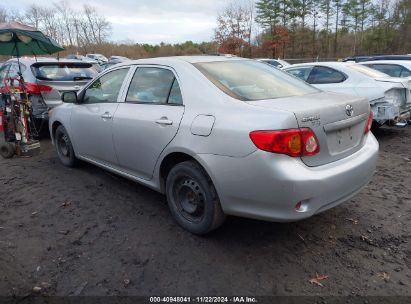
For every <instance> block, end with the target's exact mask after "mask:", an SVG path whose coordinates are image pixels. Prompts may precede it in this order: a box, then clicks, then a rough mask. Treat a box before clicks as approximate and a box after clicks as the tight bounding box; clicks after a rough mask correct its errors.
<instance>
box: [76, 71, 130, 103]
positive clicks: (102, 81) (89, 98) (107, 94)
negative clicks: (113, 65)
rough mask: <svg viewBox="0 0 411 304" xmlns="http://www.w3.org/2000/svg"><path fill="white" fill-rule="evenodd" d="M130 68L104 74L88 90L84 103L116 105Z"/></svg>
mask: <svg viewBox="0 0 411 304" xmlns="http://www.w3.org/2000/svg"><path fill="white" fill-rule="evenodd" d="M128 71H129V68H126V69H119V70H114V71H112V72H109V73H107V74H104V75H103V76H101V77H100V78H98V79H97V80H96V81H94V82H93V84H92V85H91V86H90V87H88V88H87V90H86V91H85V93H84V97H83V103H87V104H90V103H115V102H117V99H118V95H119V94H120V90H121V86H122V85H123V82H124V79H125V78H126V76H127V73H128Z"/></svg>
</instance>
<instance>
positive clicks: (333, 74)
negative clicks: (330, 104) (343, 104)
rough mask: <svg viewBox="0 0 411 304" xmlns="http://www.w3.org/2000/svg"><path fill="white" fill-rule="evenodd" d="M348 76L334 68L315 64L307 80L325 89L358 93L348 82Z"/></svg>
mask: <svg viewBox="0 0 411 304" xmlns="http://www.w3.org/2000/svg"><path fill="white" fill-rule="evenodd" d="M347 78H348V77H347V76H346V75H345V74H344V73H342V72H340V71H337V70H335V69H333V68H330V67H326V66H315V67H313V69H312V70H311V73H310V76H309V77H308V79H307V82H308V83H309V84H312V85H313V86H315V87H317V88H319V89H320V90H323V91H328V92H336V93H345V94H353V95H356V94H355V91H354V86H353V85H352V84H350V83H349V82H346V80H347Z"/></svg>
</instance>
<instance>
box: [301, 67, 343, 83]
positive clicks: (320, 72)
mask: <svg viewBox="0 0 411 304" xmlns="http://www.w3.org/2000/svg"><path fill="white" fill-rule="evenodd" d="M345 80H346V77H345V75H344V74H343V73H341V72H339V71H336V70H334V69H332V68H329V67H323V66H316V67H314V68H313V70H312V71H311V74H310V76H309V77H308V80H307V82H308V83H311V84H329V83H340V82H343V81H345Z"/></svg>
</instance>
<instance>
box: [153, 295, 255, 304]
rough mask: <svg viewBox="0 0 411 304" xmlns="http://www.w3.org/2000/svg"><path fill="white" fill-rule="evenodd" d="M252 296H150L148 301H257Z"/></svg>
mask: <svg viewBox="0 0 411 304" xmlns="http://www.w3.org/2000/svg"><path fill="white" fill-rule="evenodd" d="M257 302H258V301H257V299H256V298H254V297H241V296H237V297H150V303H257Z"/></svg>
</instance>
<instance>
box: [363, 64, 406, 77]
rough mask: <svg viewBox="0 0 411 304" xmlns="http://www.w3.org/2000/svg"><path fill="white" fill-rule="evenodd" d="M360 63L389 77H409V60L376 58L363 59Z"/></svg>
mask: <svg viewBox="0 0 411 304" xmlns="http://www.w3.org/2000/svg"><path fill="white" fill-rule="evenodd" d="M361 64H362V65H365V66H367V67H369V68H372V69H375V70H378V71H380V72H382V73H385V74H387V75H390V76H391V77H411V60H410V61H406V60H377V61H365V62H361Z"/></svg>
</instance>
